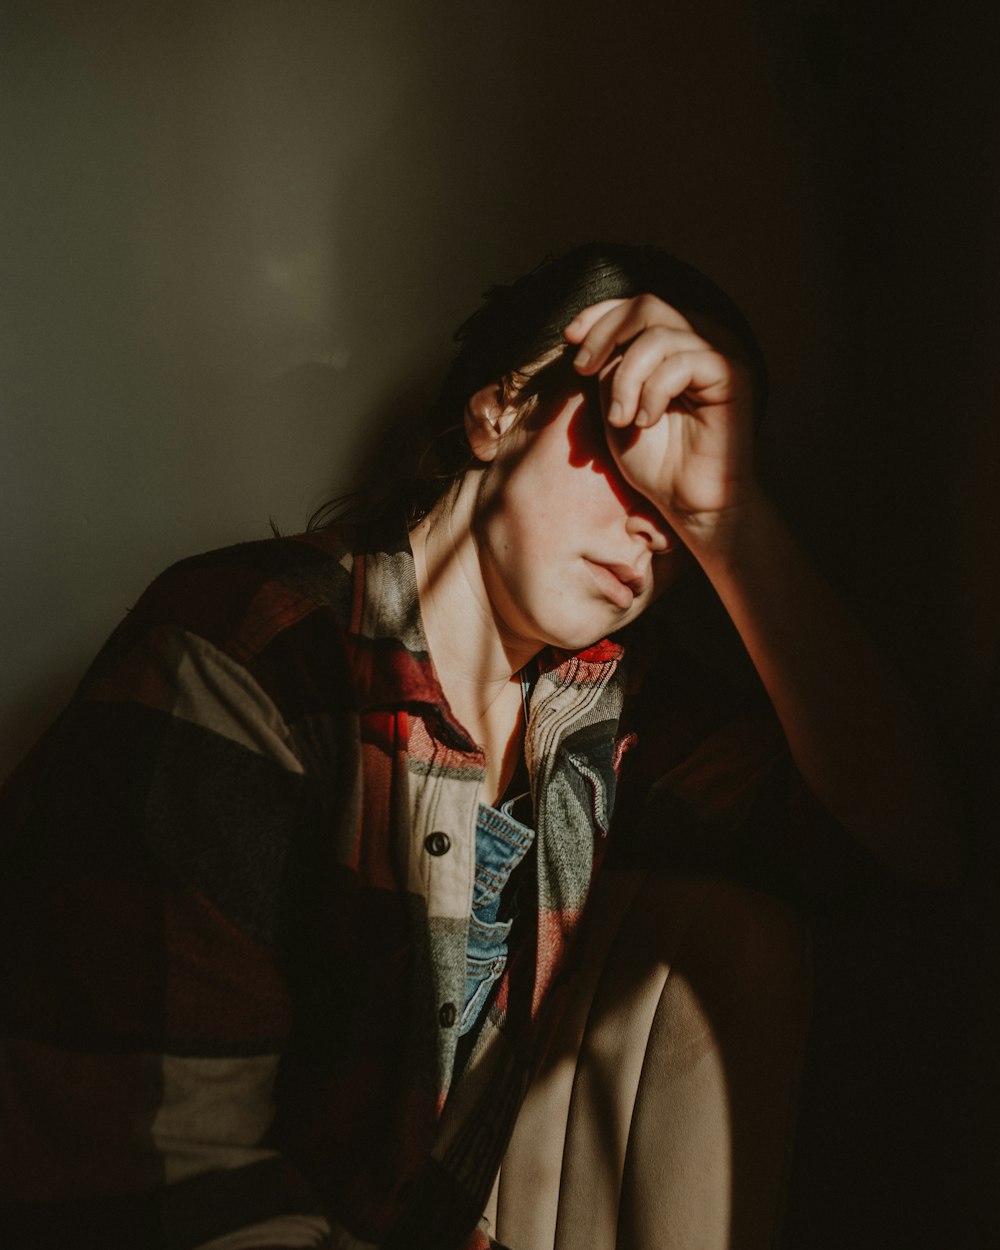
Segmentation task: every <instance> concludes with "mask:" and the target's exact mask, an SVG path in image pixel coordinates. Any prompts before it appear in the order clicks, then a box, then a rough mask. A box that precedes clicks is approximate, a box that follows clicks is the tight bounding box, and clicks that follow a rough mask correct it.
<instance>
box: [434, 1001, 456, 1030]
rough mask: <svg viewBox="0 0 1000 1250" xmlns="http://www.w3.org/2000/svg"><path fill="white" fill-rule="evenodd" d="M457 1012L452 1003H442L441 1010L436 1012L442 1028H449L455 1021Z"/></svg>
mask: <svg viewBox="0 0 1000 1250" xmlns="http://www.w3.org/2000/svg"><path fill="white" fill-rule="evenodd" d="M457 1014H458V1013H457V1012H456V1011H455V1004H454V1003H442V1004H441V1010H440V1011H439V1012H438V1020H440V1022H441V1027H442V1029H450V1028H451V1027H452V1025H453V1024H454V1023H455V1017H456V1015H457Z"/></svg>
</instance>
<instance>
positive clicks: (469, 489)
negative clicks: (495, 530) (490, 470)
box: [410, 471, 538, 715]
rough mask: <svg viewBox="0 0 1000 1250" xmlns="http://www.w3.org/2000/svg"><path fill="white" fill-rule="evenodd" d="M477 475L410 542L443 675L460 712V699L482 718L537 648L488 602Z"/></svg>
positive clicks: (424, 614)
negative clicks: (477, 521) (477, 518)
mask: <svg viewBox="0 0 1000 1250" xmlns="http://www.w3.org/2000/svg"><path fill="white" fill-rule="evenodd" d="M478 478H479V474H478V473H477V472H475V471H471V472H468V473H466V474H465V475H464V477H463V478H462V479H461V481H460V482H459V483H458V484H457V486H455V487H453V488H452V489H451V490H450V491H449V492H448V493H447V494H446V495H445V496H444V497H443V498H442V499H440V500H439V501H438V502H437V504H435V506H434V507H433V508H432V509H431V511H430V512H429V513H428V514H427V516H426V517H424V519H423V520H422V521H420V522H419V523H418V524H417V526H416V527H415V528H414V529H413V531H412V532H411V534H410V545H411V547H412V550H413V559H414V564H415V566H416V575H417V593H418V595H419V599H420V611H421V616H422V619H423V625H424V632H425V634H426V636H427V644H428V646H429V648H430V652H431V656H432V657H433V660H434V666H435V668H436V670H437V674H438V678H439V679H440V681H441V684H442V686H443V688H444V691H445V694H446V695H447V696H448V700H449V702H450V703H452V706H453V710H454V711H455V712H456V713H458V710H459V709H458V706H456V704H461V705H464V706H466V707H469V706H470V705H471V706H472V707H473V708H474V709H475V713H476V714H477V715H482V714H484V713H485V712H486V711H487V710H488V708H489V707H490V706H491V704H492V703H493V702H494V700H495V699H496V698H498V697H499V695H500V694H501V693H502V692H503V690H504V689H505V688H506V687H507V686H508V685H510V684H511V682H512V681H513V680H514V679H516V677H517V675H518V674H519V673H520V671H521V669H522V668H523V667H524V666H525V665H526V664H527V663H528V662H529V661H530V660H531V659H532V658H533V657H534V656H535V655H536V654H537V652H538V645H537V643H535V642H528V641H526V640H523V639H519V638H517V637H514V636H512V634H511V632H510V631H509V630H507V629H505V628H504V625H503V622H502V621H501V620H499V619H498V617H497V615H496V613H495V611H494V609H493V607H492V604H491V602H490V597H489V595H488V593H487V590H486V585H485V582H484V580H483V574H482V569H481V567H480V562H479V553H478V550H477V546H476V537H475V531H474V527H473V517H474V513H475V503H476V494H477V490H478ZM515 684H516V682H515Z"/></svg>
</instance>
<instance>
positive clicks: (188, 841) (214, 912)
mask: <svg viewBox="0 0 1000 1250" xmlns="http://www.w3.org/2000/svg"><path fill="white" fill-rule="evenodd" d="M126 633H128V631H126ZM313 808H314V801H313V797H312V794H311V787H310V783H309V779H308V777H307V775H306V771H305V769H304V767H303V765H302V763H301V762H300V759H299V755H298V753H297V751H296V748H295V744H294V741H293V738H292V735H291V733H290V731H289V729H288V727H287V725H286V724H285V721H284V720H283V718H282V716H281V714H280V713H279V711H278V709H277V707H276V706H275V703H274V702H273V701H272V699H271V698H270V697H269V696H268V694H267V693H265V691H264V690H263V689H262V687H261V686H260V685H259V684H258V682H257V681H256V680H255V679H254V678H253V677H252V676H251V675H250V673H249V672H248V670H247V669H246V668H244V667H243V666H242V665H241V664H239V663H237V662H236V661H235V660H233V659H232V658H231V657H230V656H229V655H227V654H226V653H225V652H224V651H223V650H221V649H219V648H218V647H216V646H214V645H213V644H212V643H210V642H208V641H206V640H205V639H204V638H202V637H199V636H197V635H196V634H193V633H190V632H187V631H185V630H183V629H180V628H178V627H175V626H170V625H158V626H155V627H153V628H150V629H147V630H145V631H143V632H141V633H140V634H139V636H138V637H130V638H129V639H128V641H127V643H126V642H121V641H119V643H118V644H117V645H115V646H112V647H111V648H110V649H107V650H106V652H105V654H104V655H103V656H102V659H101V662H100V663H99V664H98V665H97V666H96V667H95V670H94V671H93V672H92V674H91V676H90V678H89V679H88V680H87V681H86V682H85V683H84V686H83V687H82V688H81V691H80V692H79V693H78V695H77V697H76V698H75V699H74V701H73V702H72V704H71V705H70V707H69V708H68V709H67V711H66V712H65V713H64V715H63V716H62V717H61V718H60V720H59V721H58V722H57V723H56V725H55V726H54V727H53V728H52V729H51V730H50V731H49V733H48V735H47V736H46V738H45V739H43V741H42V743H40V744H39V746H38V747H37V748H36V750H35V752H34V753H33V754H32V756H30V757H29V758H28V760H27V761H26V762H25V764H24V765H23V766H22V768H21V769H20V770H19V771H18V773H17V774H15V776H14V777H13V778H12V779H11V782H10V783H9V784H8V786H7V788H6V789H5V792H4V794H3V799H2V806H0V820H2V824H3V840H2V842H0V845H2V847H3V848H4V864H3V873H2V881H3V884H2V886H0V903H2V905H0V926H2V930H0V931H2V945H0V949H2V951H3V957H2V969H0V977H2V981H0V1002H2V1007H0V1011H2V1017H0V1023H2V1028H0V1035H2V1038H3V1041H2V1047H3V1051H2V1063H0V1204H2V1205H0V1230H2V1228H4V1227H6V1228H7V1230H8V1232H11V1231H13V1232H14V1234H15V1236H16V1240H15V1241H14V1242H7V1243H6V1244H18V1245H25V1246H35V1245H38V1246H43V1245H44V1246H52V1245H57V1244H67V1245H68V1244H74V1245H85V1244H90V1243H89V1241H88V1234H89V1235H90V1236H91V1237H92V1239H93V1240H94V1241H95V1244H97V1242H98V1239H103V1240H101V1244H114V1245H121V1246H123V1247H124V1246H130V1245H135V1246H143V1247H145V1246H159V1245H163V1246H176V1247H178V1250H179V1248H180V1247H184V1246H195V1245H197V1244H199V1243H200V1242H205V1241H208V1240H210V1239H212V1238H214V1237H218V1236H222V1235H223V1234H225V1233H227V1232H229V1231H231V1230H233V1229H234V1228H237V1227H239V1226H240V1225H241V1224H243V1225H246V1224H253V1223H255V1222H259V1221H264V1220H268V1219H271V1218H273V1217H274V1216H275V1215H277V1214H279V1213H282V1212H288V1211H290V1210H294V1209H295V1208H296V1207H297V1206H301V1207H304V1209H305V1210H306V1211H308V1209H309V1203H310V1199H309V1197H308V1195H305V1194H304V1193H303V1192H301V1190H302V1189H303V1188H304V1187H302V1186H301V1185H299V1186H298V1190H297V1189H296V1185H297V1181H296V1178H295V1177H294V1175H293V1174H291V1173H290V1170H289V1169H288V1168H287V1166H286V1164H285V1163H284V1161H283V1160H282V1158H281V1157H280V1155H279V1154H278V1152H277V1151H275V1150H274V1149H272V1148H271V1146H270V1145H269V1142H268V1130H269V1127H270V1124H271V1119H272V1115H273V1084H274V1079H275V1074H276V1071H277V1066H278V1062H279V1058H280V1056H281V1053H282V1048H283V1046H284V1044H285V1041H286V1039H287V1036H288V1032H289V1029H290V1023H291V1003H290V993H289V988H288V983H287V977H286V975H285V971H284V967H285V961H284V951H283V940H284V939H283V934H284V932H285V929H286V927H287V926H286V919H287V912H288V909H289V906H290V891H289V889H288V883H289V881H290V879H292V878H293V877H294V876H295V874H296V872H298V871H300V870H299V868H298V867H297V865H296V856H297V854H298V850H297V848H298V847H299V846H300V845H301V844H302V842H303V839H304V838H305V839H306V840H308V831H309V828H310V825H311V824H314V823H315V819H316V817H315V813H314V811H313ZM0 1239H2V1238H0ZM280 1244H285V1243H280ZM287 1244H289V1245H295V1244H315V1243H308V1242H307V1243H303V1242H301V1241H294V1240H293V1241H291V1242H288V1243H287Z"/></svg>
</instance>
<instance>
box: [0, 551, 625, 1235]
mask: <svg viewBox="0 0 1000 1250" xmlns="http://www.w3.org/2000/svg"><path fill="white" fill-rule="evenodd" d="M352 544H356V545H352ZM620 657H621V648H620V647H619V646H618V645H617V644H615V643H612V642H605V643H601V644H598V645H596V646H595V647H592V648H590V649H589V650H587V651H586V652H583V653H580V654H577V655H571V656H558V655H553V656H550V657H549V660H548V662H547V663H544V664H543V665H542V671H541V674H540V677H539V680H538V682H537V685H536V687H535V690H534V694H533V697H532V702H531V708H530V718H529V724H528V729H527V735H526V747H525V750H526V758H527V764H528V769H529V773H530V777H531V784H532V792H533V798H534V802H535V812H536V819H537V881H538V900H537V903H538V907H537V926H536V932H535V934H534V935H533V939H532V940H531V941H528V942H526V943H525V944H524V946H523V947H522V948H521V949H520V950H519V951H518V952H517V954H516V956H515V957H514V958H512V960H511V963H510V967H509V968H508V970H507V972H506V973H505V975H504V978H503V981H502V983H501V986H500V990H499V993H498V994H497V996H496V998H495V1000H494V1002H493V1005H492V1007H491V1009H490V1011H489V1015H488V1018H487V1019H486V1021H485V1024H484V1027H483V1029H482V1033H481V1035H480V1037H479V1039H478V1041H477V1045H476V1049H475V1052H474V1054H473V1056H472V1058H471V1060H470V1063H469V1066H468V1068H467V1070H466V1072H465V1074H464V1075H463V1077H462V1079H461V1081H460V1082H458V1084H457V1085H456V1087H455V1088H454V1089H451V1090H450V1089H449V1083H450V1077H451V1070H452V1062H453V1057H454V1051H455V1043H456V1039H457V1017H458V1014H459V1009H460V1006H461V1002H462V995H463V987H464V978H465V956H466V926H467V918H468V915H469V910H470V904H471V896H472V879H473V868H474V850H475V841H474V823H475V813H476V806H477V800H478V795H479V786H480V781H481V779H482V777H483V775H484V764H485V761H484V758H483V754H482V752H481V751H480V749H479V748H478V747H477V746H476V744H475V743H473V742H472V741H471V740H470V739H469V737H468V736H467V734H466V732H465V731H464V730H463V729H462V727H461V726H460V725H458V724H457V723H456V722H455V721H454V719H453V718H452V716H451V715H450V713H449V710H448V708H447V705H446V703H445V700H444V697H443V695H442V692H441V689H440V687H439V685H438V682H437V679H436V677H435V675H434V672H433V670H432V667H431V664H430V661H429V659H428V654H427V646H426V642H425V640H424V638H423V634H422V631H421V625H420V620H419V611H418V604H417V594H416V580H415V574H414V569H413V561H412V556H411V555H410V552H409V547H408V544H407V542H406V539H405V535H403V536H401V537H400V536H397V537H396V538H395V540H393V541H389V542H378V541H374V540H372V539H371V538H369V539H367V540H366V541H364V542H362V541H360V539H359V538H358V536H357V535H354V536H353V537H351V536H350V535H349V534H348V533H346V532H345V533H339V532H337V531H327V532H323V533H319V534H312V535H306V536H303V537H300V538H295V539H278V540H270V541H266V542H260V543H249V544H243V545H240V546H237V547H234V548H230V549H226V550H222V551H218V552H211V553H208V554H206V555H202V556H198V557H194V558H193V559H190V560H186V561H183V562H182V563H181V564H179V565H176V566H175V567H174V568H172V569H170V570H168V571H167V572H166V573H165V574H164V575H162V576H161V577H160V578H159V579H158V580H157V581H156V582H154V583H153V585H152V586H151V587H150V588H149V590H147V592H146V593H145V594H144V596H143V597H142V599H141V600H140V602H139V603H138V605H137V606H136V607H135V609H134V610H133V611H132V612H131V613H130V614H129V615H128V616H127V618H126V619H125V621H124V622H123V623H122V624H121V626H119V628H118V630H117V631H116V632H115V633H114V634H113V635H112V637H111V638H110V640H109V641H108V643H107V644H106V645H105V647H104V649H103V650H102V651H101V653H100V654H99V656H98V657H97V659H96V661H95V662H94V664H93V666H92V667H91V669H90V671H89V672H88V674H87V676H86V677H85V679H84V681H83V683H82V684H81V686H80V689H79V690H78V692H77V694H76V696H75V698H74V699H73V701H72V702H71V704H70V706H69V707H68V709H67V710H66V711H65V713H64V714H63V715H62V717H61V718H60V719H59V720H58V721H57V722H56V724H55V725H54V726H53V728H52V729H51V730H50V731H49V733H48V734H47V735H46V737H45V738H44V739H43V740H42V742H41V743H40V744H39V746H38V747H36V749H35V751H34V752H33V753H32V755H30V756H29V757H28V759H27V760H26V762H25V763H24V764H23V765H22V767H21V768H20V769H19V770H18V772H17V773H15V775H14V776H13V778H12V779H11V781H10V782H9V783H8V785H7V787H6V789H5V791H4V795H3V802H2V807H0V816H2V818H3V825H2V826H0V829H2V835H0V836H2V842H0V849H2V851H3V861H2V862H3V884H2V887H0V891H2V893H0V926H2V938H0V951H2V952H3V956H2V957H3V960H4V963H3V972H2V978H3V979H2V986H0V988H2V1004H0V1011H2V1029H0V1033H2V1036H3V1039H4V1040H3V1042H2V1046H3V1050H2V1063H0V1240H2V1241H3V1244H4V1245H5V1246H8V1247H11V1248H12V1250H13V1247H16V1246H21V1245H23V1246H36V1247H38V1246H44V1247H46V1248H47V1250H49V1248H51V1247H56V1246H59V1247H60V1248H62V1247H66V1248H67V1250H68V1248H69V1247H70V1246H72V1247H74V1248H76V1247H83V1246H88V1245H94V1246H97V1245H100V1246H101V1247H102V1250H106V1247H108V1246H112V1245H113V1246H115V1247H119V1246H121V1247H129V1248H130V1250H132V1248H136V1250H139V1248H145V1247H162V1248H163V1250H186V1248H187V1247H193V1246H197V1245H200V1244H202V1243H204V1242H206V1241H207V1240H210V1239H214V1238H220V1237H224V1236H226V1235H227V1234H231V1233H232V1232H233V1230H238V1229H240V1228H246V1227H248V1226H253V1227H252V1229H251V1232H250V1233H249V1234H248V1238H249V1240H248V1241H247V1242H246V1244H254V1245H258V1246H292V1245H305V1244H310V1245H311V1244H322V1245H330V1246H337V1247H343V1248H345V1250H346V1248H347V1247H362V1246H368V1245H379V1246H383V1247H386V1248H387V1250H388V1248H389V1247H403V1246H405V1247H407V1248H408V1250H418V1248H419V1247H426V1248H427V1250H448V1248H449V1247H457V1246H459V1245H462V1244H467V1245H468V1246H470V1247H471V1246H477V1245H485V1244H487V1239H486V1238H485V1236H484V1235H483V1234H482V1233H479V1232H477V1231H475V1227H476V1223H477V1220H478V1219H479V1216H480V1213H481V1212H482V1210H483V1206H484V1205H485V1200H486V1197H487V1194H488V1189H489V1186H490V1183H491V1181H492V1178H493V1175H494V1174H495V1171H496V1167H497V1165H498V1163H499V1160H500V1157H501V1154H502V1151H503V1148H504V1144H505V1142H506V1140H507V1136H508V1134H509V1131H510V1127H511V1125H512V1122H513V1119H514V1116H515V1115H516V1111H517V1108H518V1105H519V1103H520V1098H521V1094H522V1092H523V1089H524V1086H525V1084H526V1080H527V1078H528V1073H529V1068H530V1066H531V1062H532V1057H533V1054H534V1053H535V1051H536V1050H537V1046H536V1042H537V1036H536V1035H537V1033H538V1031H539V1030H540V1029H541V1028H543V1027H544V1013H543V1012H542V1011H541V1008H542V1005H543V1003H544V1002H545V1000H546V997H547V995H548V991H549V990H550V987H551V986H552V984H553V981H554V979H555V978H556V977H557V976H558V973H559V970H560V966H561V965H562V964H563V962H564V956H565V953H566V950H567V948H568V945H569V942H570V939H571V937H572V935H573V933H574V930H575V929H576V927H577V923H578V921H579V918H580V913H581V910H582V907H583V903H584V900H585V898H586V895H587V893H588V889H589V886H590V882H591V877H592V872H593V870H594V864H595V855H594V849H595V845H599V844H600V843H601V842H602V837H603V834H604V833H605V832H606V831H607V826H608V820H609V814H610V811H611V804H612V800H613V789H614V769H613V766H612V765H613V762H614V761H613V752H614V739H615V731H616V726H617V722H618V718H619V713H620V709H621V704H622V683H621V679H620V676H619V673H618V671H617V669H618V662H619V659H620ZM441 833H443V834H445V835H446V839H445V840H442V839H441V838H440V837H436V838H435V839H433V840H432V839H431V835H432V834H441ZM445 841H446V842H447V850H446V851H445V853H441V848H442V846H443V845H445ZM327 1219H328V1220H329V1229H328V1230H327V1231H324V1230H326V1229H327V1226H326V1220H327ZM4 1238H6V1240H4ZM254 1238H256V1240H254ZM226 1244H227V1245H228V1244H230V1243H229V1242H227V1243H226ZM232 1244H236V1243H232Z"/></svg>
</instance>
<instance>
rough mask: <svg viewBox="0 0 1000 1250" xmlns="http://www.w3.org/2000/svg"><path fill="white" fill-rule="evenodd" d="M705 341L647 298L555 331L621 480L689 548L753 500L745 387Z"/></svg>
mask: <svg viewBox="0 0 1000 1250" xmlns="http://www.w3.org/2000/svg"><path fill="white" fill-rule="evenodd" d="M709 332H710V333H711V337H712V340H714V341H709V339H708V338H706V337H704V335H703V334H702V333H699V332H698V331H696V330H695V328H694V326H693V325H692V324H691V322H690V321H689V320H688V319H687V318H686V317H684V316H683V315H682V314H681V313H679V312H678V311H677V310H676V309H675V308H672V307H671V306H670V305H669V304H666V303H664V301H663V300H661V299H657V298H656V296H653V295H640V296H635V297H634V298H632V299H628V300H605V301H603V302H602V303H599V304H593V305H591V306H590V307H589V308H586V309H584V310H583V312H581V313H580V314H579V315H578V316H577V317H576V318H574V320H573V321H571V322H570V324H569V325H568V326H567V327H566V329H565V331H564V333H565V337H566V339H567V341H568V342H570V343H574V344H577V345H578V350H577V354H576V359H575V365H576V369H577V371H578V372H579V373H580V374H581V375H583V376H590V377H597V378H598V379H599V381H600V383H601V394H602V402H603V409H604V416H605V432H606V434H607V438H608V444H609V446H610V448H611V450H612V453H613V455H614V456H615V459H616V461H617V463H618V467H619V469H620V470H621V472H622V475H623V476H624V477H625V479H626V480H627V481H628V482H629V484H630V485H631V486H633V487H634V489H636V490H637V491H639V492H640V493H641V494H643V495H644V496H646V498H648V499H649V500H651V501H652V502H653V503H654V504H655V505H656V507H657V508H658V509H659V510H660V511H661V512H662V513H663V515H664V516H665V517H666V519H667V520H668V521H669V522H670V523H671V525H673V526H674V528H676V529H677V530H678V531H679V532H680V533H681V535H682V537H687V538H689V539H694V540H695V541H697V540H698V539H701V540H706V539H709V538H710V536H711V533H712V531H713V530H714V528H715V527H716V526H717V525H718V524H719V523H720V522H722V521H723V520H724V519H728V518H729V517H730V516H731V514H732V512H733V510H734V509H736V508H738V507H739V506H740V504H741V502H742V500H743V498H744V497H745V495H746V494H747V493H748V492H749V493H751V494H752V493H754V492H755V490H756V479H755V477H754V472H753V401H754V394H753V381H752V378H751V375H750V371H749V369H748V368H747V367H746V365H744V364H743V363H742V361H741V360H740V359H739V357H738V349H737V348H736V347H735V345H734V347H733V348H732V350H724V349H723V348H722V346H721V343H722V342H723V341H724V340H725V338H726V335H725V332H724V331H722V330H721V329H720V330H719V331H718V334H717V335H716V334H715V333H714V332H712V330H711V329H710V330H709ZM727 347H728V345H727Z"/></svg>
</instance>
